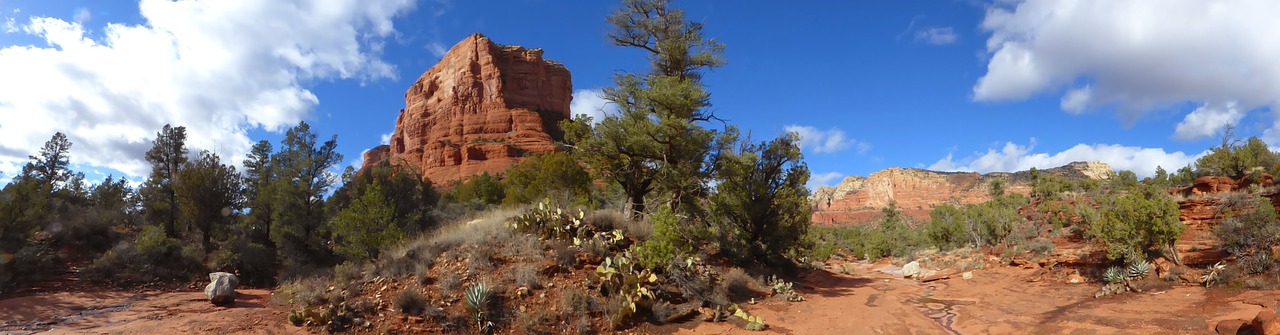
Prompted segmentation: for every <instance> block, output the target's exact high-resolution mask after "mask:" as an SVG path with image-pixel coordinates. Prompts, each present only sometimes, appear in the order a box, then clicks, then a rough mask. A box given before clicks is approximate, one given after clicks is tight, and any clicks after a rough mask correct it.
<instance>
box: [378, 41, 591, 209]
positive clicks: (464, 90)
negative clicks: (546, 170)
mask: <svg viewBox="0 0 1280 335" xmlns="http://www.w3.org/2000/svg"><path fill="white" fill-rule="evenodd" d="M572 90H573V86H572V82H571V81H570V77H569V70H568V69H566V68H565V67H564V66H563V65H560V64H559V63H556V62H552V61H548V60H544V59H543V58H542V49H526V48H523V47H519V46H506V45H499V44H496V43H494V42H493V41H490V40H489V38H487V37H485V36H484V35H480V34H475V35H471V36H469V37H467V38H466V39H463V40H462V41H461V42H458V44H457V45H454V46H453V48H451V49H449V52H448V53H447V54H445V56H444V57H443V59H441V60H440V62H439V63H437V64H436V65H435V66H433V67H431V69H429V70H427V72H426V73H424V74H422V76H421V77H419V78H418V80H417V82H415V83H414V84H413V86H411V87H410V88H409V91H408V92H406V93H405V96H404V100H405V108H404V109H402V110H400V116H399V117H398V118H396V127H395V131H394V132H393V133H392V134H391V141H390V144H389V145H388V146H387V147H385V148H383V147H379V148H375V149H373V150H370V151H369V152H368V153H366V154H365V163H364V164H365V166H366V167H367V166H372V165H374V164H378V163H380V162H389V163H390V164H392V165H396V166H401V167H406V166H407V167H411V168H413V169H415V170H417V171H419V172H420V173H421V174H422V175H423V177H424V178H428V179H430V180H431V181H432V182H433V183H435V184H437V185H449V184H452V183H453V182H456V181H461V180H465V179H466V178H468V177H470V176H473V175H478V174H481V173H486V172H487V173H491V174H496V173H502V172H505V171H506V170H507V168H508V167H510V166H511V165H514V164H515V163H517V162H518V161H520V160H521V159H522V157H525V156H527V155H530V154H538V153H547V152H552V151H554V150H556V149H555V144H554V143H555V141H556V140H559V139H560V137H561V136H562V134H561V131H560V130H559V126H558V123H559V122H560V121H561V120H564V119H567V118H568V117H569V102H570V100H571V99H572Z"/></svg>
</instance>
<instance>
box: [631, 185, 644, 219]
mask: <svg viewBox="0 0 1280 335" xmlns="http://www.w3.org/2000/svg"><path fill="white" fill-rule="evenodd" d="M627 200H628V201H627V202H628V205H630V206H631V219H632V220H640V219H643V218H644V211H645V208H644V207H645V206H644V193H641V192H628V194H627Z"/></svg>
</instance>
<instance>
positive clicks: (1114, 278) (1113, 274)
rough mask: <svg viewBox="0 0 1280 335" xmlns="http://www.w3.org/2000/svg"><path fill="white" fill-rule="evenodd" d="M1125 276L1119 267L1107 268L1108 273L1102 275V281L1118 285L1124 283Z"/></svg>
mask: <svg viewBox="0 0 1280 335" xmlns="http://www.w3.org/2000/svg"><path fill="white" fill-rule="evenodd" d="M1124 275H1125V273H1124V270H1121V269H1120V267H1118V266H1113V267H1110V268H1107V272H1103V273H1102V280H1104V281H1106V282H1107V283H1110V284H1116V283H1120V282H1123V281H1124V279H1125V277H1124Z"/></svg>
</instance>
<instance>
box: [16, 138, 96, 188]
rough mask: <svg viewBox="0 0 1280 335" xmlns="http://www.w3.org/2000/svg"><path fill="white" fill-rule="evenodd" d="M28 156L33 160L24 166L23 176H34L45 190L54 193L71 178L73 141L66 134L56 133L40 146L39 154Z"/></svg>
mask: <svg viewBox="0 0 1280 335" xmlns="http://www.w3.org/2000/svg"><path fill="white" fill-rule="evenodd" d="M28 157H30V158H31V162H30V163H27V165H26V166H24V167H23V168H22V176H26V177H29V178H32V179H33V180H34V181H36V182H37V183H38V184H39V185H40V187H41V188H42V189H44V190H45V192H47V193H50V194H52V193H53V192H56V191H58V190H59V189H62V188H63V187H66V186H67V184H68V181H70V180H71V178H72V172H71V169H70V165H71V141H70V140H68V139H67V135H66V134H63V133H62V132H56V133H54V134H53V137H52V138H50V139H49V141H47V142H45V143H44V146H43V147H41V148H40V154H39V156H28ZM81 180H83V175H82V176H81Z"/></svg>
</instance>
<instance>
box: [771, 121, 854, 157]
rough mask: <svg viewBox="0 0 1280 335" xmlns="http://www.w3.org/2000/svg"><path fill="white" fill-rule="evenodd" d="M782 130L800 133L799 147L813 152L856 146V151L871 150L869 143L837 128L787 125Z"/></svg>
mask: <svg viewBox="0 0 1280 335" xmlns="http://www.w3.org/2000/svg"><path fill="white" fill-rule="evenodd" d="M782 130H784V131H786V132H793V133H797V134H800V148H801V149H804V150H809V151H812V152H814V153H819V154H821V153H833V152H839V151H843V150H845V149H849V148H852V147H856V148H857V150H858V153H866V152H867V151H868V150H871V145H870V144H867V143H866V142H858V141H856V140H854V139H853V138H851V137H848V136H845V134H844V131H843V130H840V129H839V128H831V129H828V130H821V129H818V128H816V127H813V126H801V125H787V126H785V127H782Z"/></svg>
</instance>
